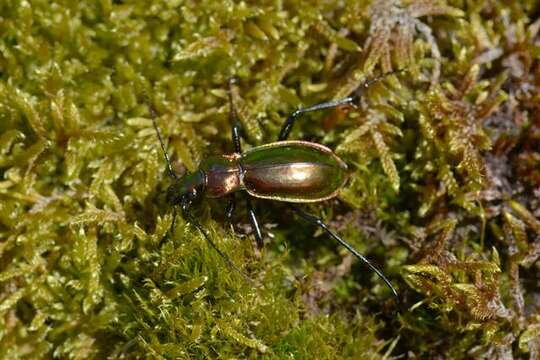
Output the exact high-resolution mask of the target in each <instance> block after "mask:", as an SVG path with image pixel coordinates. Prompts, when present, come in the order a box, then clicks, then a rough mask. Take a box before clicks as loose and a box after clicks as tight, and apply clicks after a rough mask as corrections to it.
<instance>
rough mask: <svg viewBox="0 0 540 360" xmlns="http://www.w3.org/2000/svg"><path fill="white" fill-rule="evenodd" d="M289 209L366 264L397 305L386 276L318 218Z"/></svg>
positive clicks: (392, 287)
mask: <svg viewBox="0 0 540 360" xmlns="http://www.w3.org/2000/svg"><path fill="white" fill-rule="evenodd" d="M291 208H292V209H293V210H294V211H295V212H296V213H297V214H298V215H300V217H301V218H303V219H304V220H306V221H308V222H310V223H312V224H313V225H317V226H319V227H320V228H321V229H323V230H324V231H325V232H326V233H327V234H328V235H330V237H332V238H333V239H334V240H336V241H337V242H339V243H340V244H341V245H342V246H343V247H345V248H346V249H347V250H349V252H351V253H352V254H353V255H354V256H355V257H356V258H358V259H359V260H360V261H362V262H363V263H364V264H366V265H367V266H368V267H369V268H370V269H371V270H372V271H374V272H375V273H376V274H377V275H378V276H379V277H380V278H381V279H382V280H383V281H384V282H385V284H386V285H387V286H388V288H389V289H390V290H391V291H392V294H393V295H394V297H395V298H396V301H397V303H398V304H399V295H398V293H397V291H396V289H395V288H394V286H393V285H392V283H391V282H390V280H388V279H387V278H386V276H384V274H383V273H382V272H381V271H380V270H379V269H377V268H376V267H375V266H374V265H373V264H372V263H371V262H370V261H369V260H368V259H367V258H366V257H365V256H364V255H362V254H360V253H359V252H358V251H357V250H356V249H355V248H354V247H353V246H352V245H351V244H349V243H348V242H346V241H345V240H343V239H342V238H341V237H339V236H338V235H337V234H336V233H334V232H333V231H332V230H330V229H329V228H328V225H326V224H325V223H324V222H323V221H322V220H321V219H319V218H318V217H316V216H313V215H311V214H308V213H307V212H305V211H304V210H302V209H300V208H298V207H296V206H294V205H291Z"/></svg>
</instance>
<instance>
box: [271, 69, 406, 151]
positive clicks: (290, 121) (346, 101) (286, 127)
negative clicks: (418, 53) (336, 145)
mask: <svg viewBox="0 0 540 360" xmlns="http://www.w3.org/2000/svg"><path fill="white" fill-rule="evenodd" d="M406 70H407V69H406V68H404V69H399V70H394V71H390V72H387V73H385V74H382V75H380V76H377V77H375V78H373V79H371V80H367V81H365V82H364V83H363V84H361V85H360V86H359V87H358V88H357V89H356V90H355V91H354V92H353V93H352V95H351V96H348V97H346V98H343V99H339V100H331V101H325V102H322V103H319V104H316V105H312V106H310V107H307V108H300V109H296V110H295V111H293V112H292V113H290V114H289V116H288V117H287V120H285V122H284V123H283V126H282V127H281V131H280V132H279V137H278V141H282V140H286V139H287V138H288V137H289V134H290V132H291V130H292V127H293V125H294V122H295V121H296V118H297V117H299V116H300V115H302V114H305V113H309V112H312V111H318V110H325V109H332V108H335V107H338V106H342V105H352V106H355V104H356V103H357V101H358V99H360V98H361V97H362V95H363V94H364V91H365V90H366V89H367V88H369V87H370V86H371V85H372V84H374V83H376V82H378V81H380V80H382V79H384V78H385V77H387V76H390V75H393V74H396V73H400V72H403V71H406Z"/></svg>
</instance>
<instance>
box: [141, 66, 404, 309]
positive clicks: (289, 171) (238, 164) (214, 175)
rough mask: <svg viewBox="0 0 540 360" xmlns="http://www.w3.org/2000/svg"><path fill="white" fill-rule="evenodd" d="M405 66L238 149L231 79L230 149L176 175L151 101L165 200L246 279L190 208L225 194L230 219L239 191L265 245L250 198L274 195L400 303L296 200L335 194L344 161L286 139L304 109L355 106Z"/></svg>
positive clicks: (343, 175) (296, 114) (329, 152)
mask: <svg viewBox="0 0 540 360" xmlns="http://www.w3.org/2000/svg"><path fill="white" fill-rule="evenodd" d="M402 71H404V69H401V70H397V71H392V72H389V73H386V74H383V75H381V76H379V77H376V78H374V79H372V80H369V81H366V82H364V83H363V84H362V85H360V86H359V87H358V88H357V89H356V90H355V91H354V92H353V93H352V95H350V96H348V97H346V98H343V99H339V100H332V101H326V102H322V103H319V104H316V105H313V106H309V107H306V108H298V109H297V110H295V111H294V112H292V113H291V114H289V116H288V117H287V119H286V120H285V122H284V123H283V125H282V128H281V131H280V133H279V136H278V139H277V141H276V142H271V143H269V144H265V145H261V146H256V147H253V148H251V149H249V150H247V151H242V147H241V143H240V132H241V128H240V122H239V120H238V116H237V112H236V109H235V106H234V103H233V99H232V89H231V87H232V84H233V82H234V81H236V78H234V77H233V78H231V79H229V82H228V86H229V91H228V95H229V107H230V112H229V120H230V122H231V124H232V142H233V144H234V153H232V154H230V155H218V156H212V157H209V158H207V159H206V160H204V161H202V163H201V164H200V167H199V169H198V170H197V171H195V172H192V173H186V174H184V175H183V176H182V177H179V176H178V175H177V174H176V173H175V171H174V170H173V167H172V164H171V160H170V158H169V155H168V153H167V150H166V147H165V143H164V142H163V138H162V136H161V133H160V131H159V128H158V125H157V121H156V112H155V110H154V108H153V106H152V105H150V104H149V108H150V115H151V118H152V123H153V125H154V128H155V130H156V133H157V137H158V140H159V143H160V145H161V149H162V151H163V154H164V157H165V161H166V162H167V171H168V173H169V176H170V177H171V178H172V179H173V181H174V183H173V184H172V185H170V186H169V188H168V189H167V196H166V198H167V202H168V203H169V204H170V205H172V206H180V209H181V211H182V215H183V217H184V218H185V219H186V220H187V221H189V222H190V223H192V224H193V225H194V226H195V227H196V228H197V229H198V230H199V231H200V232H201V233H202V234H203V236H204V237H205V239H206V241H207V242H208V243H209V245H210V246H211V247H212V248H214V250H216V251H217V252H218V253H219V255H220V256H221V257H222V258H223V260H224V261H225V262H226V263H227V264H228V265H229V266H230V267H231V268H233V269H234V270H236V271H237V272H238V273H240V274H241V275H242V276H243V277H244V278H246V279H247V280H248V281H249V282H251V279H250V278H248V277H247V276H246V275H245V274H244V273H243V272H242V271H241V270H240V269H239V268H238V267H236V266H235V265H234V263H233V262H232V261H231V260H230V259H229V257H228V256H227V255H226V254H225V253H223V251H221V250H220V249H219V247H218V246H217V245H216V244H215V243H214V242H213V241H212V240H211V239H210V237H209V236H208V234H207V233H206V231H205V230H204V229H203V227H202V226H201V225H200V224H199V222H198V221H197V220H196V219H195V217H194V216H193V215H192V214H191V212H190V207H191V205H192V203H193V201H194V200H196V199H198V198H200V197H201V196H203V195H204V196H206V197H209V198H222V197H226V196H227V197H229V203H228V205H227V210H226V217H227V218H228V219H230V218H231V217H232V215H233V212H234V210H235V207H236V197H235V194H236V193H237V192H243V195H244V200H245V202H246V207H247V213H248V217H249V222H250V223H251V226H252V228H253V231H254V235H255V239H256V241H257V244H258V246H259V247H260V246H262V245H263V240H262V233H261V228H260V226H259V222H258V220H257V216H256V214H255V211H254V208H253V205H252V203H251V198H252V197H254V198H263V199H272V200H277V201H282V202H287V203H289V206H290V207H291V209H292V210H293V211H294V212H296V213H297V214H298V215H299V216H300V217H302V218H303V219H304V220H306V221H308V222H310V223H312V224H313V225H316V226H318V227H320V228H321V229H322V230H323V231H324V232H326V233H327V234H328V235H329V236H330V237H332V238H333V239H334V240H336V241H337V242H338V243H340V244H341V245H342V246H344V247H345V248H346V249H347V250H348V251H350V252H351V253H352V254H353V255H354V256H355V257H356V258H358V259H359V260H360V261H362V262H363V263H365V264H366V265H367V266H368V267H369V268H370V269H371V270H372V271H374V272H375V273H376V274H377V275H378V276H379V277H380V278H381V279H382V280H383V281H384V282H385V284H386V285H387V286H388V287H389V288H390V290H391V291H392V293H393V295H394V296H395V298H396V299H397V301H398V302H399V296H398V293H397V291H396V289H395V288H394V287H393V285H392V283H390V281H389V280H388V279H387V278H386V276H385V275H384V274H383V273H382V272H381V271H380V270H379V269H378V268H376V267H375V266H374V265H373V264H372V263H371V262H370V261H369V260H368V259H367V258H366V257H364V256H363V255H362V254H360V253H359V252H358V251H357V250H356V249H355V248H354V247H353V246H352V245H351V244H349V243H348V242H346V241H345V240H343V239H342V238H341V237H339V236H338V235H337V234H336V233H334V232H333V231H332V230H330V228H329V227H328V226H327V225H326V224H325V223H324V222H323V221H322V220H321V219H319V218H318V217H316V216H313V215H311V214H308V213H307V212H305V211H304V210H302V209H301V208H299V207H297V206H296V205H295V204H301V203H311V202H319V201H324V200H328V199H331V198H333V197H335V196H336V195H337V194H338V192H339V190H340V189H341V188H342V187H343V186H344V185H345V182H346V180H347V177H348V172H347V165H346V164H345V162H344V161H343V160H341V159H340V158H339V157H338V156H337V155H336V154H334V152H332V150H330V149H329V148H327V147H326V146H324V145H321V144H318V143H314V142H309V141H302V140H287V138H288V137H289V134H290V132H291V130H292V127H293V125H294V123H295V121H296V119H297V118H298V117H299V116H300V115H302V114H305V113H309V112H313V111H318V110H325V109H331V108H335V107H338V106H342V105H349V106H353V107H356V103H357V101H358V100H359V99H360V97H361V96H362V94H363V92H364V91H365V90H366V89H368V88H369V86H370V85H371V84H373V83H375V82H377V81H380V80H381V79H383V78H385V77H387V76H389V75H392V74H395V73H398V72H402Z"/></svg>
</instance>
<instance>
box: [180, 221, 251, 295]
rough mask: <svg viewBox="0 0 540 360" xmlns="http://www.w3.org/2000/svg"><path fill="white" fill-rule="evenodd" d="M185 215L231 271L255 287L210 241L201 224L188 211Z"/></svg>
mask: <svg viewBox="0 0 540 360" xmlns="http://www.w3.org/2000/svg"><path fill="white" fill-rule="evenodd" d="M183 214H184V217H186V218H187V219H188V220H189V222H190V223H192V224H193V226H195V227H196V228H197V230H199V231H200V232H201V234H203V236H204V238H205V239H206V241H207V242H208V244H209V245H210V246H211V247H212V248H214V250H216V252H217V253H218V254H219V256H221V258H222V259H223V260H224V261H225V262H226V263H227V265H228V266H229V267H230V268H231V269H233V270H234V271H236V272H237V273H238V274H240V275H242V277H243V278H244V280H246V281H247V282H248V283H250V284H251V285H255V283H254V282H253V280H251V279H250V278H249V277H248V276H247V275H246V274H244V272H243V271H242V270H240V269H239V268H238V267H237V266H236V265H235V264H234V263H233V262H232V260H231V259H230V258H229V257H228V256H227V255H226V254H225V253H224V252H223V251H221V250H220V248H219V247H218V246H217V245H216V243H215V242H213V241H212V240H211V239H210V236H208V234H207V233H206V231H205V230H204V228H203V227H202V225H201V224H199V222H198V221H197V220H196V219H195V218H194V217H193V216H192V215H191V214H190V213H189V212H188V211H184V213H183Z"/></svg>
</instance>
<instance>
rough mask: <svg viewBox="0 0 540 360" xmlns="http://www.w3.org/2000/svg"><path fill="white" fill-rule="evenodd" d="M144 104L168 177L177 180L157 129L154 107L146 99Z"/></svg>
mask: <svg viewBox="0 0 540 360" xmlns="http://www.w3.org/2000/svg"><path fill="white" fill-rule="evenodd" d="M146 103H147V105H148V109H149V111H150V118H151V119H152V124H153V125H154V129H156V134H157V137H158V140H159V144H160V145H161V150H162V151H163V155H164V156H165V161H166V162H167V172H168V173H169V177H170V178H171V179H173V180H178V175H176V173H175V172H174V170H173V167H172V163H171V159H170V158H169V154H168V153H167V149H166V147H165V143H164V142H163V138H162V137H161V132H160V131H159V128H158V125H157V120H156V117H157V116H156V109H154V106H153V105H152V104H151V103H150V101H149V100H148V99H146Z"/></svg>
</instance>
